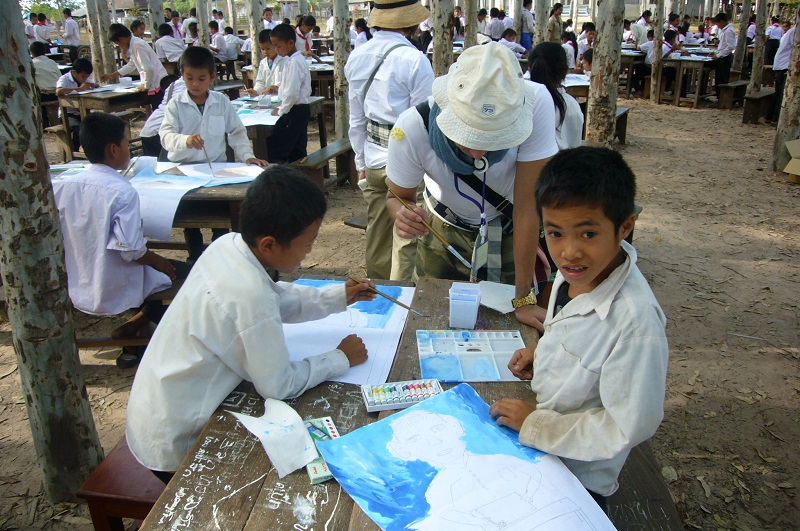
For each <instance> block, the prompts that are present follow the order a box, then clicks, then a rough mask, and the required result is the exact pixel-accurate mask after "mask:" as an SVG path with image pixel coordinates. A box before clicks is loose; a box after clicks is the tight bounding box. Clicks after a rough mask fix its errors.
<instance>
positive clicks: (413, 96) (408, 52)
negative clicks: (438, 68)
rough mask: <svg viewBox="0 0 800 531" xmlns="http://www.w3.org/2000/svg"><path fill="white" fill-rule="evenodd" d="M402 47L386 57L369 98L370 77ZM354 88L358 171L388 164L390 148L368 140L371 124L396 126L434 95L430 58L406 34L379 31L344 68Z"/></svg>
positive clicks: (351, 93)
mask: <svg viewBox="0 0 800 531" xmlns="http://www.w3.org/2000/svg"><path fill="white" fill-rule="evenodd" d="M398 44H402V46H401V47H400V48H397V49H396V50H394V51H392V53H390V54H389V55H387V56H386V59H385V60H384V61H383V64H382V65H381V67H380V68H379V69H378V72H377V73H376V74H375V78H374V79H373V80H372V86H371V87H370V89H369V92H368V93H367V94H366V95H365V94H364V86H365V85H366V83H367V79H368V78H369V76H370V75H371V74H372V71H373V70H375V67H376V66H377V64H378V62H379V61H380V59H381V57H383V55H384V54H385V53H386V52H387V50H389V48H391V47H393V46H396V45H398ZM344 75H345V78H347V82H348V84H349V86H350V91H349V94H348V99H349V102H350V132H349V136H350V145H352V146H353V151H354V152H355V155H356V169H357V170H358V171H364V169H366V168H370V169H379V168H383V167H385V166H386V160H387V157H388V149H387V148H385V147H382V146H379V145H377V144H373V143H372V142H367V121H368V120H372V121H375V122H378V123H381V124H386V125H393V124H394V123H395V122H396V121H397V118H398V117H399V116H400V114H402V113H403V111H405V110H406V109H408V108H409V107H413V106H415V105H417V104H419V103H422V102H423V101H425V100H427V99H428V97H429V96H430V95H431V94H432V93H433V92H432V86H433V79H434V75H433V68H431V62H430V61H428V58H427V57H425V55H423V54H422V52H420V51H419V50H417V48H416V47H415V46H414V45H413V44H411V42H410V41H409V40H408V39H406V38H405V37H403V35H401V34H399V33H396V32H393V31H379V32H378V33H377V34H376V35H375V37H374V38H373V39H372V40H371V41H369V43H368V44H366V45H364V46H362V47H360V48H357V49H355V50H353V51H352V52H351V53H350V57H349V58H348V59H347V64H346V65H345V67H344Z"/></svg>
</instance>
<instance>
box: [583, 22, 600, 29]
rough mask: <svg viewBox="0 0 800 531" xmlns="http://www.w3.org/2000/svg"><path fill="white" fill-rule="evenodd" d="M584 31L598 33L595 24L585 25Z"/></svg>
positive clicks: (588, 23)
mask: <svg viewBox="0 0 800 531" xmlns="http://www.w3.org/2000/svg"><path fill="white" fill-rule="evenodd" d="M583 31H597V26H595V25H594V22H587V23H586V24H584V25H583Z"/></svg>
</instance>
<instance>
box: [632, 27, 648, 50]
mask: <svg viewBox="0 0 800 531" xmlns="http://www.w3.org/2000/svg"><path fill="white" fill-rule="evenodd" d="M631 36H632V37H633V41H634V42H635V43H636V44H637V45H639V46H641V45H642V44H644V43H645V42H647V28H646V27H644V26H642V25H640V24H631Z"/></svg>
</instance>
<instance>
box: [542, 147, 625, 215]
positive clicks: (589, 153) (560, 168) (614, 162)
mask: <svg viewBox="0 0 800 531" xmlns="http://www.w3.org/2000/svg"><path fill="white" fill-rule="evenodd" d="M635 197H636V176H635V175H634V174H633V171H631V169H630V167H629V166H628V164H627V163H626V162H625V160H624V159H623V158H622V155H620V154H619V153H617V152H616V151H614V150H611V149H607V148H598V147H585V146H584V147H578V148H574V149H567V150H564V151H559V152H558V153H557V154H556V155H555V156H554V157H553V158H552V159H550V162H548V163H547V164H546V165H545V167H544V168H543V169H542V173H541V175H540V176H539V181H538V182H537V183H536V210H537V211H538V212H539V216H541V215H542V208H568V207H574V206H588V207H591V208H601V209H602V210H603V213H604V214H605V215H606V217H607V218H608V219H609V220H611V222H612V223H614V228H615V229H616V230H619V228H620V227H621V226H622V224H623V223H624V222H625V220H626V219H628V218H629V217H630V216H631V214H633V211H634V204H633V201H634V198H635Z"/></svg>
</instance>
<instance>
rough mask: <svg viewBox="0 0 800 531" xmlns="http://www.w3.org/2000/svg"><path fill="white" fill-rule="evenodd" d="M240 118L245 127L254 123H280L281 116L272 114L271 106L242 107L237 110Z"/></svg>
mask: <svg viewBox="0 0 800 531" xmlns="http://www.w3.org/2000/svg"><path fill="white" fill-rule="evenodd" d="M236 114H237V115H238V116H239V119H240V120H241V121H242V124H243V125H244V126H245V127H250V126H253V125H275V124H276V123H278V119H279V118H280V116H276V115H273V114H272V109H270V108H269V107H264V108H252V107H242V108H240V109H239V110H237V111H236Z"/></svg>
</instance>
